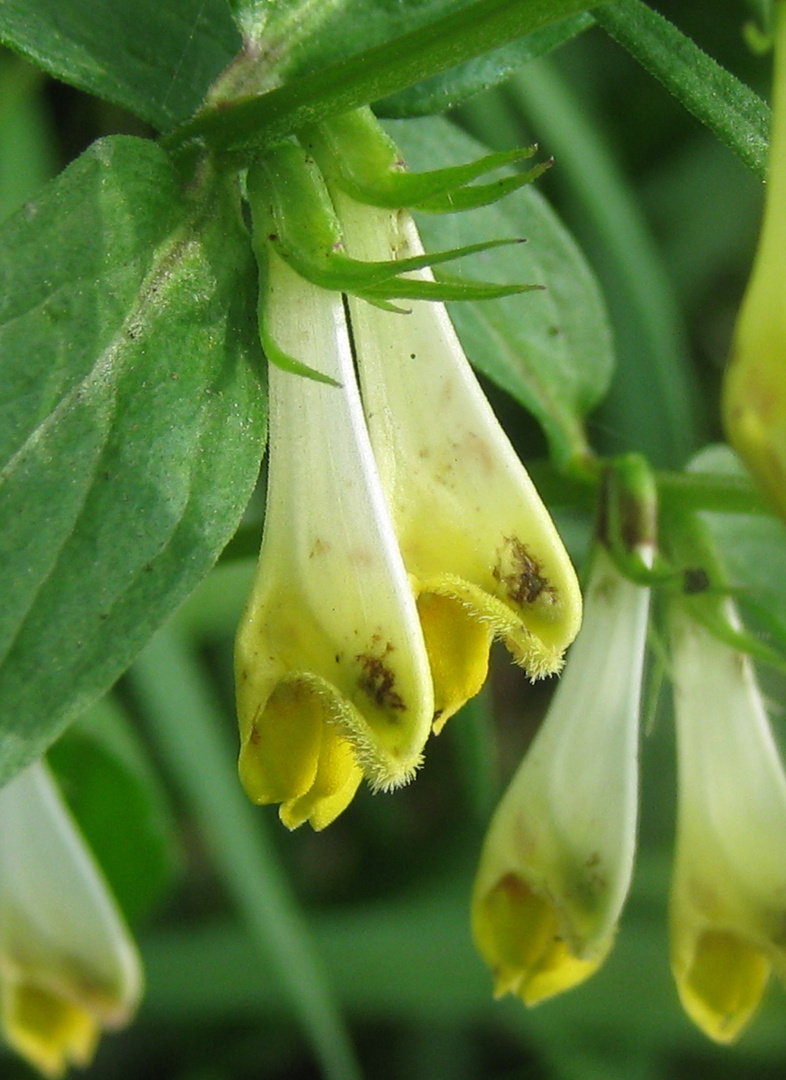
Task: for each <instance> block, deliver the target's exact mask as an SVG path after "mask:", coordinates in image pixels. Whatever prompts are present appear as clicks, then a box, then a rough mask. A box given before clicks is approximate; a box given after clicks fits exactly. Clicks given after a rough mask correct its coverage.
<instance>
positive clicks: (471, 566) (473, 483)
mask: <svg viewBox="0 0 786 1080" xmlns="http://www.w3.org/2000/svg"><path fill="white" fill-rule="evenodd" d="M333 197H334V201H335V204H336V208H337V211H338V214H339V218H340V220H341V224H342V229H343V231H344V235H345V239H346V244H347V251H348V253H349V254H350V255H351V256H353V257H354V258H358V259H368V260H379V259H399V258H407V257H410V256H415V255H419V254H422V252H423V248H422V246H421V243H420V238H419V236H418V234H417V230H416V228H415V225H414V222H413V221H412V218H411V217H410V215H409V214H408V213H407V212H406V211H394V212H391V211H388V210H380V209H377V208H374V207H370V206H366V205H362V204H360V203H357V202H355V201H354V200H352V199H350V198H349V196H347V195H344V194H343V193H341V192H340V191H334V192H333ZM413 276H414V277H419V278H422V279H425V280H430V279H431V275H430V272H429V271H419V272H417V273H416V274H414V275H413ZM349 304H350V310H351V317H352V330H353V337H354V343H355V349H356V352H357V357H358V364H359V371H360V380H361V389H362V393H363V403H364V408H365V410H366V416H367V419H368V425H369V430H370V433H371V441H372V445H373V447H374V453H375V456H376V459H377V463H378V466H379V470H380V475H381V478H382V484H383V487H384V489H385V493H386V496H387V499H388V504H389V506H390V508H391V512H392V516H393V521H394V524H395V528H396V533H397V536H398V540H399V545H400V548H401V553H402V556H403V559H404V564H405V566H406V568H407V570H408V571H409V574H410V575H411V577H412V579H413V583H414V587H415V590H416V593H417V596H418V610H419V613H420V618H421V621H422V625H423V633H424V636H425V639H426V646H427V648H428V653H429V659H430V662H431V670H432V674H433V677H434V698H435V708H436V717H435V729H436V730H439V729H440V728H441V726H442V725H443V724H444V723H445V721H446V720H447V719H448V717H449V716H451V715H452V714H453V713H455V712H456V710H457V709H459V708H460V707H461V705H463V704H464V702H465V701H466V700H467V699H468V698H470V697H472V696H473V695H474V694H475V693H477V691H478V690H479V689H480V687H481V686H482V684H483V681H484V679H485V676H486V671H487V667H488V654H489V646H490V643H491V639H492V638H493V637H499V638H502V639H503V640H504V641H505V643H506V645H507V646H508V649H509V650H510V652H511V653H512V655H513V657H514V658H515V659H516V660H517V662H519V663H520V664H522V665H523V666H524V668H525V669H526V670H527V672H528V673H529V675H530V676H531V677H532V678H540V677H541V676H544V675H548V674H550V673H552V672H554V671H557V670H559V668H560V666H561V664H562V654H563V652H564V650H565V648H566V647H567V646H568V645H569V644H570V642H571V641H572V640H573V638H574V636H575V634H576V632H577V630H578V627H579V623H580V619H581V597H580V593H579V589H578V584H577V582H576V577H575V574H574V571H573V567H572V566H571V564H570V560H569V558H568V556H567V554H566V552H565V549H564V547H563V545H562V542H561V541H560V539H559V536H558V535H557V532H556V529H555V528H554V525H553V523H552V521H551V518H550V517H549V514H548V512H547V510H546V509H545V507H544V506H543V503H542V502H541V500H540V497H539V496H538V494H537V492H536V490H535V488H534V486H533V484H532V481H531V480H530V479H529V476H528V475H527V472H526V470H525V469H524V466H523V465H522V464H521V462H520V461H519V459H518V457H517V456H516V453H515V451H514V450H513V448H512V447H511V445H510V443H509V442H508V439H507V437H506V436H505V434H504V432H503V431H502V428H501V427H500V425H499V423H498V421H497V419H496V417H495V416H494V414H493V412H492V410H491V407H490V405H489V403H488V401H487V400H486V397H485V395H484V394H483V391H482V390H481V388H480V386H479V384H478V382H477V379H476V378H475V375H474V374H473V372H472V369H471V368H470V365H469V363H468V361H467V358H466V356H465V355H464V352H463V350H462V348H461V345H460V343H459V341H458V338H457V336H456V333H455V331H454V329H453V325H452V323H451V322H450V319H449V317H448V314H447V311H446V310H445V306H444V304H441V303H437V302H433V301H425V300H415V301H411V302H409V301H408V302H407V304H406V307H407V310H406V311H405V312H401V311H386V310H382V309H381V308H380V307H377V306H373V305H372V304H370V303H367V302H366V301H364V300H361V299H356V298H352V297H350V300H349Z"/></svg>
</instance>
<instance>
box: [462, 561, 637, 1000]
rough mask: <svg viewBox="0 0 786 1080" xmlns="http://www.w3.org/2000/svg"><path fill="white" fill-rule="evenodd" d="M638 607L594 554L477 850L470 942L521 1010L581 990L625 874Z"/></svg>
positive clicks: (611, 921) (606, 944) (631, 591)
mask: <svg viewBox="0 0 786 1080" xmlns="http://www.w3.org/2000/svg"><path fill="white" fill-rule="evenodd" d="M650 554H651V552H650ZM648 606H649V590H648V589H646V588H643V587H641V586H638V585H635V584H634V583H633V582H631V581H628V580H627V579H625V578H623V577H622V576H621V575H620V573H619V571H618V570H617V569H616V567H615V566H614V564H613V563H612V561H611V559H610V558H609V556H608V555H607V553H606V551H605V549H603V548H602V547H599V548H598V549H597V551H596V553H595V557H594V564H593V568H592V572H591V576H590V582H589V587H588V589H587V594H586V608H585V616H584V624H583V626H582V628H581V631H580V632H579V635H578V637H577V639H576V642H575V644H574V645H573V647H572V649H571V651H570V653H569V655H568V661H567V664H566V666H565V672H564V674H563V675H562V678H561V680H560V683H559V686H558V687H557V690H556V692H555V694H554V698H553V700H552V703H551V706H550V708H549V710H548V713H547V715H546V718H545V720H544V722H543V724H542V726H541V728H540V730H539V731H538V733H537V735H536V736H535V739H534V740H533V743H532V746H531V747H530V749H529V751H528V753H527V756H526V757H525V759H524V761H523V762H522V764H521V766H520V767H519V769H518V771H517V773H516V774H515V776H514V778H513V780H512V781H511V784H510V786H509V787H508V790H507V791H506V792H505V795H504V796H503V798H502V801H501V803H500V805H499V807H498V809H497V811H496V813H495V815H494V819H493V820H492V823H491V827H490V829H489V832H488V835H487V837H486V841H485V843H484V846H483V853H482V855H481V860H480V866H479V868H478V873H477V877H476V880H475V888H474V893H473V901H472V922H473V928H474V935H475V941H476V944H477V946H478V949H479V951H480V952H481V954H482V955H483V957H484V959H485V960H486V961H487V963H488V964H489V966H490V967H491V969H492V971H493V972H494V978H495V984H496V992H497V993H498V994H504V993H507V992H508V991H511V992H513V993H516V994H518V995H519V996H520V997H521V998H522V1000H523V1001H524V1002H525V1003H526V1004H528V1005H531V1004H534V1003H535V1002H537V1001H541V1000H543V999H544V998H547V997H550V996H551V995H553V994H556V993H559V992H560V991H562V990H566V989H568V988H570V987H572V986H575V985H576V984H577V983H579V982H581V981H583V980H584V979H586V978H587V977H588V976H589V975H591V974H592V973H593V972H594V971H596V970H597V968H598V967H599V966H600V964H601V963H602V962H603V960H604V959H605V957H606V955H607V953H608V952H609V949H610V948H611V945H612V942H613V940H614V934H615V931H616V926H617V921H618V919H619V915H620V911H621V909H622V905H623V903H624V900H625V897H626V895H627V891H628V886H629V884H630V879H631V874H632V870H633V856H634V848H635V833H636V815H637V799H638V768H637V756H638V714H639V699H640V692H641V676H642V666H643V658H644V647H645V638H646V627H647V615H648Z"/></svg>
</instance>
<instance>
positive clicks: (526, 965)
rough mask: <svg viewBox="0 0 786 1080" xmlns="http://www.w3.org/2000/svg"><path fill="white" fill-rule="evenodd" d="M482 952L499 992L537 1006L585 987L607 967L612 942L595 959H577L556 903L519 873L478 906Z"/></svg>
mask: <svg viewBox="0 0 786 1080" xmlns="http://www.w3.org/2000/svg"><path fill="white" fill-rule="evenodd" d="M472 921H473V934H474V937H475V944H476V945H477V948H478V951H479V952H480V954H481V955H482V956H483V958H484V960H485V961H486V963H487V964H488V965H489V967H490V968H491V970H492V973H493V975H494V993H495V996H496V997H502V996H503V995H504V994H507V993H514V994H517V995H518V996H519V997H520V998H521V999H522V1001H523V1002H524V1004H525V1005H536V1004H538V1002H540V1001H545V1000H546V998H549V997H553V996H554V995H555V994H559V993H561V992H562V991H563V990H569V989H570V988H571V987H573V986H576V985H578V983H580V982H583V980H584V979H586V978H588V977H589V976H590V975H591V974H592V973H593V972H594V971H596V970H597V968H598V967H599V966H600V964H601V963H602V961H603V959H604V958H605V955H606V952H607V951H608V948H609V947H610V945H611V941H609V942H608V944H607V945H604V948H603V949H602V950H600V949H596V950H595V952H594V954H593V956H592V958H591V959H586V958H582V957H577V956H575V955H574V954H573V953H572V952H571V951H570V949H569V948H568V946H567V945H566V943H565V941H564V938H563V937H562V931H561V927H560V918H559V915H558V913H557V910H556V908H555V906H554V904H553V902H552V901H551V900H549V899H548V898H547V897H546V896H544V895H541V894H538V893H537V892H535V891H534V890H533V889H532V888H531V887H530V886H529V885H528V884H527V882H525V881H523V880H522V879H521V878H520V877H518V876H517V875H516V874H514V873H508V874H505V876H504V877H502V878H501V879H500V880H499V881H498V882H497V883H496V884H495V885H494V887H493V888H492V889H491V890H490V891H489V892H488V893H487V894H486V895H485V896H483V897H480V898H478V899H476V902H475V903H474V905H473V917H472Z"/></svg>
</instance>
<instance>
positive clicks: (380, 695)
mask: <svg viewBox="0 0 786 1080" xmlns="http://www.w3.org/2000/svg"><path fill="white" fill-rule="evenodd" d="M392 651H393V646H392V645H391V644H390V642H388V644H387V646H386V647H385V651H384V652H383V654H382V656H374V655H373V654H372V653H360V655H358V656H356V657H355V659H356V660H357V661H358V663H359V664H360V666H361V669H362V671H361V674H360V678H359V679H358V686H359V687H360V689H361V690H362V691H363V693H364V694H366V695H367V696H368V697H370V698H371V700H372V701H373V702H374V704H375V705H376V706H377V707H378V708H380V709H393V710H404V709H406V705H405V704H404V702H403V700H402V698H401V695H400V694H399V693H398V692H397V691H396V688H395V687H396V676H395V675H394V674H393V672H392V671H391V669H390V668H389V667H388V666H387V664H386V663H385V657H386V656H388V654H389V653H391V652H392Z"/></svg>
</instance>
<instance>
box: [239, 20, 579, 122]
mask: <svg viewBox="0 0 786 1080" xmlns="http://www.w3.org/2000/svg"><path fill="white" fill-rule="evenodd" d="M472 2H473V0H316V2H315V0H229V6H230V8H232V11H233V14H234V16H235V20H236V22H237V24H238V26H239V27H240V29H241V32H242V33H243V37H244V38H245V39H247V40H249V41H253V42H254V43H255V45H256V47H257V48H258V49H259V50H261V51H263V52H264V54H265V55H266V56H273V57H280V60H279V62H278V64H277V67H276V72H277V75H278V76H279V77H281V78H283V79H284V80H289V79H292V78H298V77H299V76H302V75H305V74H310V73H311V72H314V71H317V70H319V69H320V68H323V67H326V66H327V65H328V64H334V63H337V62H339V61H342V60H346V59H347V58H348V57H349V56H352V55H354V54H356V53H360V52H364V51H365V50H367V49H373V48H376V47H377V46H379V45H383V44H384V43H385V42H388V41H392V40H393V39H394V38H397V37H401V36H402V35H403V34H407V33H409V32H412V31H416V30H419V29H421V28H422V27H425V26H427V25H428V24H429V23H432V22H434V21H435V20H437V19H441V18H443V17H444V16H446V15H452V14H454V13H457V12H459V11H461V9H462V8H466V7H468V6H469V5H470V4H471V3H472ZM587 6H588V7H589V6H591V5H589V4H588V5H587ZM591 23H592V19H591V18H590V17H589V16H587V15H581V16H578V17H576V18H573V19H568V20H566V22H565V24H564V25H559V26H555V27H553V28H552V27H549V28H548V29H546V30H544V31H536V32H535V33H534V34H532V35H528V37H527V38H525V39H523V40H522V41H520V42H516V43H515V45H513V46H512V47H511V48H510V49H508V48H503V49H498V50H495V51H494V52H493V53H492V54H489V56H488V57H485V58H484V59H483V60H482V61H480V62H478V63H477V64H475V63H473V64H471V65H467V66H466V68H462V69H461V70H460V71H457V72H455V73H454V74H453V75H452V76H451V77H450V78H449V80H448V82H447V83H446V84H443V82H442V80H441V79H440V80H434V81H433V82H432V81H431V80H430V81H429V85H428V86H427V87H424V88H423V93H420V94H418V95H416V96H415V98H413V99H412V100H413V102H416V104H415V113H414V114H416V115H422V114H424V113H427V112H441V111H442V110H443V109H445V108H447V107H448V103H447V100H446V99H445V95H446V93H448V94H456V93H459V94H461V96H462V97H463V96H465V94H466V93H477V91H478V90H480V89H482V88H483V87H484V86H491V85H493V84H494V83H496V82H499V80H500V79H502V78H504V77H505V74H506V73H507V72H509V71H510V70H511V69H512V68H513V67H515V66H517V65H518V64H522V63H525V62H526V60H527V59H531V58H532V57H533V56H538V55H540V54H541V53H543V52H547V51H549V50H550V49H552V48H554V47H555V46H556V45H558V44H560V43H561V42H562V41H564V40H566V39H567V38H569V37H572V36H573V35H575V34H576V33H578V32H579V31H580V30H581V29H584V28H585V27H587V26H589V25H591ZM465 84H466V85H467V86H470V85H471V86H473V87H474V89H470V90H466V91H465V90H464V89H463V87H464V85H465ZM448 87H450V89H449V90H448ZM437 98H439V99H441V100H442V102H443V103H442V104H440V105H435V103H436V100H437ZM427 101H431V103H432V104H430V105H426V102H427ZM393 107H394V108H395V107H396V106H395V105H394V106H393ZM402 107H403V108H404V109H405V111H404V112H401V108H402ZM393 115H399V116H404V115H410V112H409V110H408V109H407V107H406V105H403V103H401V102H399V104H398V109H397V111H396V112H395V113H393Z"/></svg>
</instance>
